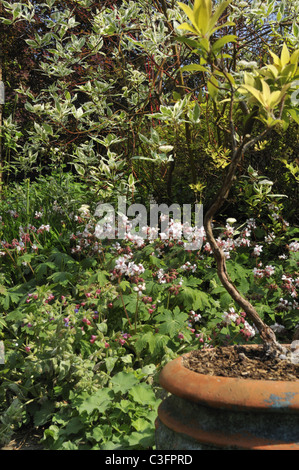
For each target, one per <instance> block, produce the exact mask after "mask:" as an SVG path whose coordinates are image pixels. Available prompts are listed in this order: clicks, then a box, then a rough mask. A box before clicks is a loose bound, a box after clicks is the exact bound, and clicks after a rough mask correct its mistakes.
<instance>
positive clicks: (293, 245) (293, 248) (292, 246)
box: [289, 242, 299, 251]
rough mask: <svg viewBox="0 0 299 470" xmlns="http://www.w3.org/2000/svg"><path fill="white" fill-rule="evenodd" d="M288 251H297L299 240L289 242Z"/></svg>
mask: <svg viewBox="0 0 299 470" xmlns="http://www.w3.org/2000/svg"><path fill="white" fill-rule="evenodd" d="M289 250H290V251H299V242H292V243H290V244H289Z"/></svg>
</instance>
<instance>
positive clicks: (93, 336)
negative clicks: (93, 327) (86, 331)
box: [90, 335, 97, 343]
mask: <svg viewBox="0 0 299 470" xmlns="http://www.w3.org/2000/svg"><path fill="white" fill-rule="evenodd" d="M96 339H97V337H96V336H95V335H91V339H90V342H91V343H94V342H95V340H96Z"/></svg>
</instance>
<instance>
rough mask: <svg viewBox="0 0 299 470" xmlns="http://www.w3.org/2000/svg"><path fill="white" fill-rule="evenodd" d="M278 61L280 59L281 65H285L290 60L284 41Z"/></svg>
mask: <svg viewBox="0 0 299 470" xmlns="http://www.w3.org/2000/svg"><path fill="white" fill-rule="evenodd" d="M280 61H281V66H282V67H285V66H286V65H287V64H288V63H289V62H290V53H289V50H288V48H287V45H286V43H283V46H282V51H281V56H280Z"/></svg>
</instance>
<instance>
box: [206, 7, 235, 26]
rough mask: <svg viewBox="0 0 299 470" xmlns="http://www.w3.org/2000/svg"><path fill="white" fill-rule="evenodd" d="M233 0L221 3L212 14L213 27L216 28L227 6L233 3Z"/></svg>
mask: <svg viewBox="0 0 299 470" xmlns="http://www.w3.org/2000/svg"><path fill="white" fill-rule="evenodd" d="M231 1H232V0H226V1H224V2H222V3H220V4H219V5H218V6H217V8H216V10H215V13H214V15H213V16H212V18H211V27H212V28H214V27H215V25H216V23H217V21H218V20H219V18H220V16H221V15H222V13H223V12H224V11H225V10H226V8H227V7H228V5H229V4H230V3H231Z"/></svg>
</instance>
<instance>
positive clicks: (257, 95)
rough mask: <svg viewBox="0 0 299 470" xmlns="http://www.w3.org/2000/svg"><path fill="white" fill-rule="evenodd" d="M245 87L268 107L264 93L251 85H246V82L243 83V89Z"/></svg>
mask: <svg viewBox="0 0 299 470" xmlns="http://www.w3.org/2000/svg"><path fill="white" fill-rule="evenodd" d="M243 88H245V90H246V91H249V93H251V94H252V95H253V96H254V97H255V99H257V100H258V101H259V102H260V103H261V104H262V105H263V106H264V107H266V103H265V101H264V99H263V95H262V93H261V92H260V91H259V90H257V89H256V88H254V87H253V86H251V85H246V84H244V85H242V89H243Z"/></svg>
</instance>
